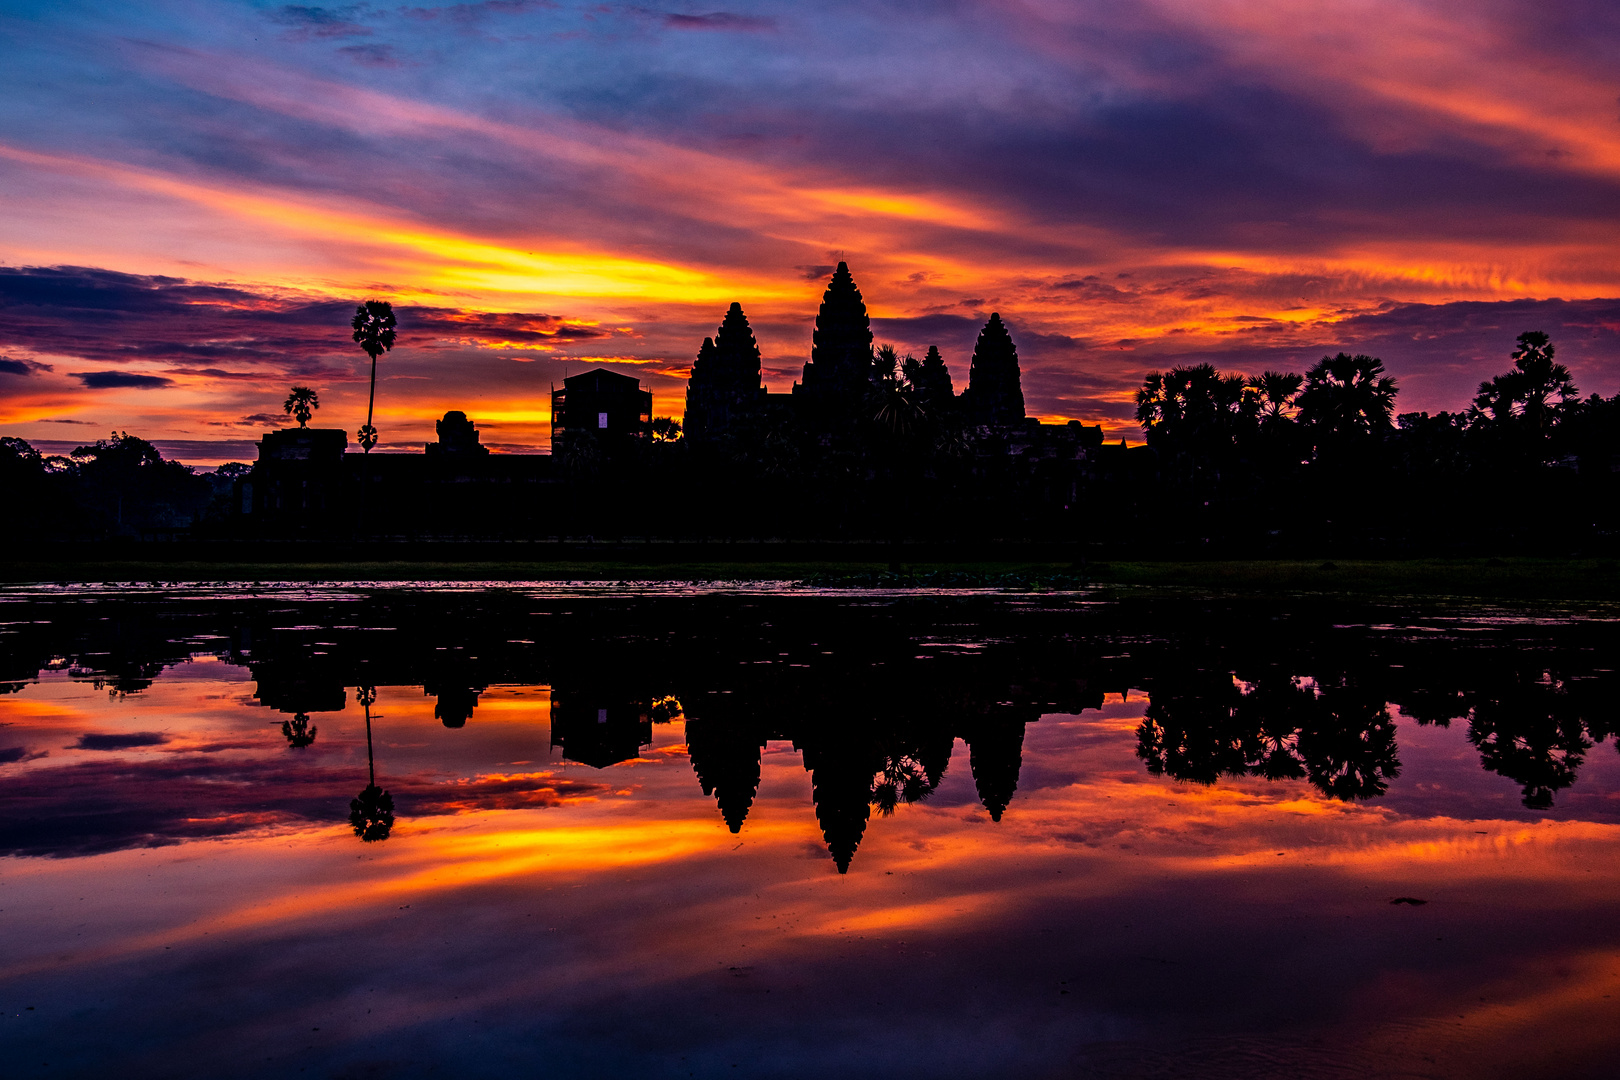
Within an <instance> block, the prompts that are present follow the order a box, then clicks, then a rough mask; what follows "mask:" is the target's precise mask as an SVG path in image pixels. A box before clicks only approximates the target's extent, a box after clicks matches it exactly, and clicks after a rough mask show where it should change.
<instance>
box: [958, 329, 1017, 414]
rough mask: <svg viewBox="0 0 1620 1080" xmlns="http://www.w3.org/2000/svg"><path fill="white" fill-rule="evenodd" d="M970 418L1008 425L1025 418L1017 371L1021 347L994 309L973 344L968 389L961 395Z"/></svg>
mask: <svg viewBox="0 0 1620 1080" xmlns="http://www.w3.org/2000/svg"><path fill="white" fill-rule="evenodd" d="M962 396H963V399H964V402H965V403H966V405H967V412H968V419H969V420H971V421H972V422H973V423H975V424H985V425H990V426H998V427H999V426H1007V425H1011V424H1021V423H1023V421H1024V389H1023V385H1022V381H1021V379H1020V377H1019V371H1018V347H1017V346H1015V345H1014V344H1013V339H1012V335H1011V334H1009V333H1008V332H1007V327H1006V326H1005V325H1004V324H1003V323H1002V321H1001V316H1000V315H999V314H997V313H994V312H992V313H991V315H990V321H989V322H987V323H985V324H984V329H983V330H980V331H979V341H978V344H976V345H974V347H973V366H972V367H971V368H970V369H969V371H968V388H967V392H966V393H965V394H963V395H962Z"/></svg>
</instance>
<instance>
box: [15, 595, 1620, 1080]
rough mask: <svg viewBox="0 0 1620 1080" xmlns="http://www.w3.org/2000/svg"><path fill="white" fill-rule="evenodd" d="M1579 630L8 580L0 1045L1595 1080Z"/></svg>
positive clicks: (95, 1065) (748, 1066) (1612, 944)
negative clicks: (28, 585) (25, 584)
mask: <svg viewBox="0 0 1620 1080" xmlns="http://www.w3.org/2000/svg"><path fill="white" fill-rule="evenodd" d="M1614 618H1615V613H1614V612H1613V611H1611V610H1606V609H1601V608H1595V607H1574V608H1570V609H1567V610H1548V609H1538V608H1499V609H1497V608H1493V609H1484V608H1480V607H1478V606H1475V607H1461V606H1456V605H1448V604H1444V603H1437V602H1428V603H1424V604H1409V605H1391V604H1383V605H1372V604H1356V603H1350V602H1345V601H1328V600H1321V599H1317V600H1310V599H1294V600H1271V601H1264V602H1259V601H1252V600H1250V601H1220V600H1209V599H1188V598H1173V597H1156V596H1153V595H1150V594H1144V595H1142V596H1136V597H1127V598H1124V599H1120V598H1118V597H1114V598H1111V599H1102V598H1098V597H1088V596H1084V595H1069V596H1034V597H1031V596H999V597H997V596H966V595H957V596H918V595H892V594H845V595H832V594H825V593H823V594H811V595H804V594H794V593H793V592H792V590H787V589H763V590H758V591H753V592H747V591H736V592H726V591H724V590H718V591H715V590H711V591H707V592H704V591H698V590H692V589H681V588H675V587H670V588H640V589H637V590H636V591H635V592H634V593H633V594H632V593H631V592H630V591H627V590H618V589H613V588H605V587H581V588H578V589H569V588H566V587H558V586H549V587H539V586H536V587H533V588H524V587H506V588H491V589H480V588H466V587H459V588H426V587H424V588H419V589H400V588H370V587H364V586H348V587H337V586H334V587H329V588H322V589H313V590H312V589H305V588H293V587H289V588H277V587H274V586H268V585H259V586H247V587H223V586H221V587H202V588H186V589H174V590H165V589H155V588H143V589H125V590H119V589H112V588H78V589H43V588H42V589H15V588H14V589H10V590H7V591H0V622H3V624H4V625H0V1010H3V1013H4V1015H3V1018H0V1058H3V1059H4V1064H3V1066H0V1073H3V1074H4V1075H6V1076H8V1077H9V1076H19V1077H22V1076H86V1077H104V1076H120V1077H144V1076H177V1077H190V1076H198V1077H216V1076H232V1077H253V1076H267V1077H269V1076H275V1077H279V1076H296V1075H307V1076H321V1077H354V1078H360V1077H415V1076H454V1077H511V1076H556V1077H574V1076H580V1077H592V1076H601V1077H649V1078H659V1077H666V1076H668V1077H685V1076H702V1077H716V1076H718V1077H739V1078H740V1077H821V1076H852V1077H865V1076H871V1077H883V1078H886V1080H900V1078H908V1077H974V1076H985V1077H1071V1076H1074V1077H1080V1076H1105V1077H1138V1076H1140V1077H1164V1076H1198V1077H1270V1076H1276V1077H1330V1076H1331V1077H1339V1076H1343V1077H1366V1076H1400V1077H1425V1076H1435V1077H1538V1076H1539V1077H1582V1076H1590V1077H1609V1076H1615V1075H1620V888H1617V886H1620V858H1617V856H1620V754H1617V753H1616V750H1615V741H1616V740H1615V734H1614V733H1615V730H1616V727H1617V726H1620V704H1617V703H1620V697H1617V694H1616V690H1617V689H1620V685H1617V677H1616V673H1615V670H1614V663H1615V659H1616V646H1617V645H1620V623H1616V622H1615V621H1614ZM368 716H369V747H370V755H369V758H368ZM373 771H374V777H375V783H374V784H373V783H372V777H373ZM384 793H386V794H384Z"/></svg>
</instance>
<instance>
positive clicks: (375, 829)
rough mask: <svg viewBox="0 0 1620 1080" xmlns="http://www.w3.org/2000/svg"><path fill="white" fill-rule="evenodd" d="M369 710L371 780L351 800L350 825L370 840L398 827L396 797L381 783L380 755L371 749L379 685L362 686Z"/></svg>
mask: <svg viewBox="0 0 1620 1080" xmlns="http://www.w3.org/2000/svg"><path fill="white" fill-rule="evenodd" d="M357 696H358V697H359V699H360V704H361V705H362V706H363V707H364V708H365V710H366V770H367V776H368V777H369V780H370V782H369V783H367V784H366V786H365V788H364V789H363V790H362V791H361V792H360V794H359V795H356V796H355V797H354V798H353V799H351V800H349V826H350V827H351V828H352V829H354V835H356V836H358V837H359V838H360V839H361V840H364V841H365V842H366V843H368V844H369V843H372V842H373V841H376V840H386V839H388V834H389V833H391V832H393V831H394V797H393V796H392V795H390V794H388V792H386V791H384V790H383V789H382V788H380V787H378V786H377V759H376V756H375V755H374V754H373V753H372V751H371V707H372V706H373V705H374V704H376V702H377V688H376V687H374V686H362V687H360V689H359V693H358V695H357Z"/></svg>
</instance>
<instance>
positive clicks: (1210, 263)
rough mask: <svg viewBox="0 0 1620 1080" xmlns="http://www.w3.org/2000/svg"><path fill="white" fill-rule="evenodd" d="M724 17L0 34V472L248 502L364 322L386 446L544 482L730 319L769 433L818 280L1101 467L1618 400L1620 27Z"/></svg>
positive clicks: (74, 6)
mask: <svg viewBox="0 0 1620 1080" xmlns="http://www.w3.org/2000/svg"><path fill="white" fill-rule="evenodd" d="M709 2H710V3H713V4H718V3H721V2H722V0H709ZM726 2H727V3H728V6H727V7H726V8H724V9H723V10H720V9H715V8H711V7H708V6H700V7H685V6H671V7H642V6H625V5H615V4H611V3H610V4H598V3H592V4H581V3H570V2H564V0H556V2H539V0H535V2H530V0H495V2H488V3H472V4H457V5H451V6H415V5H405V6H397V5H373V4H354V5H339V6H315V5H283V4H274V3H226V2H209V3H202V2H179V0H151V2H147V3H142V4H138V5H134V4H125V3H89V2H74V0H56V2H51V3H17V2H10V0H0V205H3V206H4V213H3V214H0V435H14V436H20V437H23V438H26V439H29V440H30V441H33V442H35V443H36V445H39V446H41V447H42V448H45V449H48V450H52V451H54V452H61V450H62V449H64V448H71V447H72V446H73V445H78V444H80V443H84V442H88V441H91V440H93V439H95V438H104V437H106V435H107V434H108V432H110V431H113V430H123V431H128V432H129V433H131V434H135V435H140V436H142V437H145V438H148V439H151V440H153V441H155V442H157V443H159V445H160V446H162V447H164V448H165V449H166V450H167V451H168V452H169V453H170V454H171V455H172V456H178V457H180V458H181V460H185V461H188V462H192V463H196V464H201V465H208V464H214V463H218V462H220V461H224V460H252V458H253V454H254V449H253V441H254V440H255V439H257V438H259V437H262V434H263V432H264V431H266V430H269V429H272V428H274V427H278V426H282V425H285V424H287V423H291V421H290V420H289V419H288V418H287V417H286V416H285V415H284V414H283V412H282V410H281V404H282V400H283V399H284V398H285V396H286V393H287V389H288V388H289V387H290V386H292V385H293V384H306V385H310V386H313V387H315V388H316V389H317V390H318V391H319V392H320V395H321V404H322V407H321V409H320V411H319V412H318V413H317V414H316V420H315V421H314V423H315V424H316V425H317V426H330V427H340V428H344V429H345V430H347V431H349V432H350V433H351V436H352V434H353V433H354V431H355V430H356V429H357V428H358V427H359V426H360V425H361V424H362V423H364V415H365V397H366V380H367V377H368V365H369V361H368V359H367V358H366V356H365V355H364V354H363V353H361V351H360V350H359V348H358V347H357V346H355V345H354V344H353V343H352V342H351V341H350V340H349V332H348V316H349V314H350V313H351V312H352V311H353V308H354V305H355V304H356V302H357V301H359V300H363V299H372V298H379V299H388V300H390V301H391V302H392V303H393V304H394V306H395V308H396V311H397V312H398V314H399V323H400V325H399V343H398V345H397V346H396V348H395V349H394V350H393V352H391V353H388V354H386V355H385V356H384V357H383V358H382V360H381V361H380V363H379V365H378V389H377V394H378V398H377V410H378V419H377V426H378V427H379V428H380V430H381V433H382V443H381V448H382V449H385V450H386V449H395V450H404V449H419V448H420V446H421V444H422V443H423V442H424V441H427V440H430V439H432V438H433V437H434V435H433V421H434V420H435V419H436V418H437V417H439V416H441V415H442V414H443V413H444V412H445V411H446V410H448V409H462V410H464V411H465V412H467V413H468V415H469V416H471V417H472V419H473V420H474V422H475V423H477V425H478V427H479V429H480V431H481V432H482V433H483V438H484V441H485V443H486V444H488V445H490V446H492V447H494V448H495V449H497V450H507V451H518V452H521V451H530V452H532V451H536V450H541V449H544V448H545V447H546V446H547V445H548V442H549V426H548V425H549V416H550V409H549V403H550V389H551V386H552V384H553V383H555V382H557V381H559V380H560V379H561V378H563V377H564V375H565V374H566V373H577V372H579V371H582V370H587V369H589V368H590V367H594V366H598V365H602V366H606V367H609V368H611V369H613V370H617V371H622V372H625V373H628V374H632V375H634V376H636V377H638V378H640V379H642V380H643V382H644V384H645V385H646V386H647V387H649V388H650V389H651V390H652V391H653V393H654V400H655V412H656V413H658V414H660V415H674V416H679V415H680V413H681V411H682V408H683V405H682V401H683V394H684V380H685V377H686V375H687V373H688V372H689V371H690V367H691V363H692V360H693V358H694V357H695V355H696V353H697V349H698V346H699V344H700V343H701V341H702V339H703V337H704V336H706V335H710V334H713V333H714V331H715V328H716V327H717V326H718V324H719V322H720V320H721V318H722V316H723V315H724V312H725V310H726V307H727V306H728V305H729V304H730V303H731V302H733V301H736V302H739V303H741V304H742V306H743V308H744V310H745V312H746V313H747V314H748V316H749V318H750V321H751V323H752V325H753V327H754V331H755V334H756V336H757V337H758V339H759V341H760V345H761V349H762V353H763V355H764V366H765V378H766V383H767V385H768V387H769V388H770V389H771V390H772V391H774V392H783V391H787V390H788V389H790V387H791V385H792V382H793V380H794V379H795V378H796V377H798V376H799V374H800V372H801V371H802V367H803V364H804V362H805V361H806V360H807V359H808V354H809V345H810V332H811V328H812V323H813V319H814V316H815V311H816V307H817V305H818V303H819V301H820V295H821V292H822V289H823V288H824V286H825V279H826V277H827V275H828V274H829V273H830V271H831V269H832V266H833V264H834V263H836V262H837V261H838V260H839V259H846V260H848V262H849V264H850V267H851V270H852V271H853V273H854V275H855V279H856V282H857V283H858V284H859V286H860V287H861V290H862V292H863V293H864V295H865V298H866V301H867V304H868V306H869V308H870V310H871V312H872V315H873V326H874V331H875V333H876V335H877V339H878V341H879V342H891V343H893V344H895V345H896V346H898V347H900V348H901V349H902V351H912V352H915V353H917V354H918V355H921V353H922V351H923V350H925V349H926V348H927V347H928V346H929V345H931V344H932V345H938V346H939V347H940V349H941V351H942V353H943V354H944V356H945V360H946V362H947V364H949V365H950V367H951V370H952V374H953V376H954V378H955V381H956V383H957V385H958V387H960V386H962V385H964V384H965V382H966V377H967V369H968V361H969V358H970V356H971V352H972V346H973V340H974V338H975V336H976V334H977V331H978V329H979V327H980V326H982V325H983V323H984V321H985V320H986V319H987V318H988V316H989V314H990V313H991V312H992V311H997V312H1000V314H1001V315H1002V318H1003V319H1004V320H1005V321H1006V322H1007V324H1008V326H1009V328H1010V329H1011V331H1012V334H1013V338H1014V341H1015V342H1016V343H1017V346H1018V350H1019V357H1020V360H1021V362H1022V367H1023V379H1024V392H1025V396H1026V400H1027V402H1028V405H1029V410H1030V412H1031V414H1033V415H1037V416H1039V417H1041V418H1042V419H1044V420H1048V421H1056V420H1066V419H1078V420H1082V421H1084V422H1086V423H1100V424H1101V425H1103V427H1104V429H1105V431H1106V433H1107V435H1108V437H1109V438H1121V437H1123V438H1127V439H1129V440H1131V441H1138V440H1139V438H1140V431H1139V429H1138V428H1136V427H1135V425H1134V423H1133V421H1132V415H1133V412H1134V407H1133V404H1132V400H1131V399H1132V394H1133V392H1134V390H1135V388H1136V387H1137V386H1139V385H1140V384H1141V381H1142V378H1143V376H1144V375H1145V374H1146V373H1148V372H1149V371H1153V370H1162V369H1164V368H1167V367H1169V366H1172V365H1174V364H1178V363H1191V362H1204V361H1208V362H1212V363H1214V364H1216V365H1217V366H1218V367H1220V368H1221V369H1223V370H1227V371H1240V372H1245V373H1251V374H1255V373H1258V372H1260V371H1262V370H1266V369H1283V370H1293V371H1302V370H1304V369H1305V368H1306V367H1308V366H1309V365H1310V364H1311V363H1312V362H1314V361H1315V360H1317V359H1319V358H1320V357H1321V356H1322V355H1324V354H1327V353H1332V352H1338V351H1341V350H1343V351H1350V352H1367V353H1371V354H1373V355H1376V356H1379V357H1381V358H1382V359H1383V360H1384V362H1385V364H1386V366H1387V367H1388V369H1389V371H1390V372H1391V373H1392V374H1393V375H1394V376H1395V377H1396V378H1397V380H1398V382H1399V385H1400V388H1401V395H1400V399H1399V403H1398V409H1399V410H1400V411H1416V410H1427V411H1431V412H1432V411H1438V410H1441V409H1457V408H1461V407H1465V406H1466V405H1467V403H1468V401H1469V399H1470V397H1471V396H1472V394H1473V392H1474V390H1475V388H1476V387H1477V384H1478V383H1479V382H1480V381H1481V380H1482V379H1485V378H1489V377H1491V376H1493V375H1496V374H1499V373H1500V372H1501V371H1503V370H1505V369H1506V368H1507V367H1509V366H1511V361H1510V359H1509V357H1510V354H1511V352H1512V349H1513V347H1514V338H1515V337H1516V336H1517V335H1518V334H1519V333H1521V332H1523V331H1525V330H1544V331H1546V332H1548V333H1550V334H1551V335H1552V336H1553V339H1554V341H1555V343H1556V344H1557V346H1558V349H1559V359H1561V360H1563V361H1565V362H1566V363H1568V365H1569V366H1570V367H1571V369H1572V371H1573V372H1574V375H1575V379H1576V383H1577V385H1578V386H1579V387H1580V389H1581V390H1582V392H1583V393H1593V392H1596V393H1602V394H1604V395H1613V394H1615V393H1620V265H1617V262H1616V260H1615V258H1614V256H1613V253H1614V251H1615V250H1616V249H1617V245H1616V240H1617V238H1620V235H1617V234H1620V97H1617V95H1620V79H1616V77H1615V75H1614V69H1613V63H1612V59H1613V57H1614V56H1615V55H1616V54H1617V52H1620V8H1616V7H1615V6H1614V5H1612V4H1607V3H1599V2H1596V0H1590V2H1589V0H1564V2H1557V3H1548V2H1546V0H1538V2H1532V0H1522V2H1521V0H1485V2H1481V3H1477V4H1470V5H1458V4H1452V3H1438V2H1434V3H1426V2H1422V0H1324V2H1320V3H1315V4H1311V5H1308V6H1307V5H1302V4H1300V3H1298V2H1293V3H1284V2H1281V0H1242V2H1238V0H1141V2H1136V3H1117V2H1110V3H1101V2H1076V0H1064V2H1057V0H1026V2H979V3H966V2H960V3H957V2H950V0H937V2H930V3H915V2H899V0H861V2H860V3H846V2H842V0H826V2H823V3H821V4H819V5H815V6H813V7H812V6H808V5H803V4H786V3H763V2H762V3H737V2H730V0H726Z"/></svg>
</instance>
